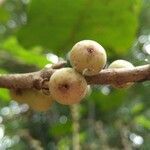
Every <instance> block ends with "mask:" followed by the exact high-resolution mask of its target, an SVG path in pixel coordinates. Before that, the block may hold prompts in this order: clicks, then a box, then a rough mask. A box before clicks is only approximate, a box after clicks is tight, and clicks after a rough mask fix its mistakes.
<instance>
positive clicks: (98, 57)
mask: <svg viewBox="0 0 150 150" xmlns="http://www.w3.org/2000/svg"><path fill="white" fill-rule="evenodd" d="M69 59H70V63H71V65H72V66H73V68H75V69H76V70H77V71H78V72H80V73H82V74H85V75H88V76H91V75H95V74H98V73H99V72H100V71H101V70H102V68H103V67H104V66H105V64H106V61H107V56H106V52H105V50H104V48H103V47H102V46H101V45H100V44H98V43H97V42H95V41H92V40H83V41H80V42H78V43H76V44H75V45H74V46H73V48H72V49H71V51H70V52H69Z"/></svg>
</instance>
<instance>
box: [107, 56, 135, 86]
mask: <svg viewBox="0 0 150 150" xmlns="http://www.w3.org/2000/svg"><path fill="white" fill-rule="evenodd" d="M108 68H110V69H113V68H134V66H133V65H132V64H131V63H130V62H128V61H126V60H121V59H120V60H115V61H114V62H112V63H111V64H110V65H109V66H108ZM131 85H133V83H131V82H130V83H125V84H121V85H118V84H115V85H114V84H113V85H112V86H113V87H115V88H128V87H130V86H131Z"/></svg>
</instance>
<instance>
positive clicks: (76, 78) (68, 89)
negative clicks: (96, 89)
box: [49, 68, 87, 105]
mask: <svg viewBox="0 0 150 150" xmlns="http://www.w3.org/2000/svg"><path fill="white" fill-rule="evenodd" d="M49 89H50V93H51V95H52V97H53V98H54V99H55V100H56V101H57V102H59V103H60V104H64V105H71V104H75V103H78V102H79V101H81V100H82V99H83V98H84V97H85V95H86V91H87V83H86V80H85V79H84V77H83V76H82V75H80V74H79V73H78V72H76V71H75V70H74V69H72V68H62V69H59V70H57V71H56V72H54V73H53V75H52V76H51V78H50V81H49Z"/></svg>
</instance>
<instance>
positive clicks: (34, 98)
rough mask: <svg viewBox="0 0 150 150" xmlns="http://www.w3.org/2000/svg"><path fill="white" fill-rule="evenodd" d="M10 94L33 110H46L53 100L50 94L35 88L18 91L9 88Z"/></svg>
mask: <svg viewBox="0 0 150 150" xmlns="http://www.w3.org/2000/svg"><path fill="white" fill-rule="evenodd" d="M10 96H11V98H12V99H13V100H15V101H17V102H19V103H26V104H28V105H29V106H30V107H31V108H32V109H33V110H35V111H47V110H48V109H49V108H50V106H51V105H52V102H53V100H52V97H51V96H50V95H45V94H43V93H42V91H38V90H35V89H30V90H29V89H24V90H23V91H20V92H16V91H13V90H11V91H10Z"/></svg>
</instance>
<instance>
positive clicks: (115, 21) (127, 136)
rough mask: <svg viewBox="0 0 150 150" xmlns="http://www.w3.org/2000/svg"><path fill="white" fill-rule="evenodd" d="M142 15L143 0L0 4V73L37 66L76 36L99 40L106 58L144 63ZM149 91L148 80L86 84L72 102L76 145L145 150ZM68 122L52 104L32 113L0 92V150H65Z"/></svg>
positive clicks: (149, 8)
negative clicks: (122, 85)
mask: <svg viewBox="0 0 150 150" xmlns="http://www.w3.org/2000/svg"><path fill="white" fill-rule="evenodd" d="M149 12H150V1H149V0H144V1H142V0H125V1H120V0H111V1H107V0H93V1H90V0H77V1H69V0H61V1H54V0H41V1H40V0H22V1H18V0H11V1H10V0H3V3H1V1H0V73H1V74H4V73H12V72H13V73H14V72H31V71H35V70H38V69H40V68H43V67H45V65H47V64H51V63H53V62H54V58H55V59H56V58H57V56H56V55H58V57H65V56H66V54H67V52H68V51H69V49H70V48H71V47H72V46H73V44H74V43H76V42H77V41H80V40H82V39H93V40H96V41H98V42H100V43H101V44H102V45H103V46H104V48H105V49H106V51H107V54H108V63H110V62H111V61H112V60H115V59H118V58H120V59H123V58H124V59H127V60H128V61H131V62H132V63H133V64H137V65H140V64H146V63H150V55H149V53H148V52H149V49H148V45H150V22H149V21H150V20H149V18H150V13H149ZM50 54H56V55H52V56H53V57H51V55H50ZM54 56H55V57H54ZM149 90H150V82H145V83H144V82H143V83H136V84H135V85H134V86H132V87H131V88H130V89H120V90H116V89H113V88H112V87H111V86H107V85H106V86H94V87H92V94H91V95H90V96H88V97H86V98H85V100H83V101H82V102H81V104H80V105H79V106H78V107H79V108H78V115H79V117H78V118H77V120H78V121H77V122H78V123H79V125H80V131H79V133H78V134H79V137H80V142H81V149H86V150H87V149H89V150H99V149H102V150H103V149H104V150H105V149H106V147H107V148H109V149H115V150H119V149H128V148H132V149H141V150H142V149H143V150H149V149H150V143H149V139H150V136H149V134H148V132H149V130H150V110H149V106H150V102H149V99H150V92H149ZM75 122H76V120H74V119H73V114H72V111H71V110H70V107H66V106H63V105H60V104H57V103H55V104H54V105H53V106H52V108H50V110H49V111H48V112H45V113H37V112H33V111H32V110H30V109H28V106H27V105H24V104H18V103H16V102H14V101H12V100H11V98H10V97H9V93H8V90H6V89H0V149H3V150H5V149H11V150H26V149H35V150H38V149H40V148H41V149H42V148H43V149H44V150H56V149H58V150H67V149H73V144H72V143H73V142H72V137H73V136H74V134H75V133H74V130H73V126H74V124H75ZM137 139H138V140H137ZM124 141H125V143H127V144H125V143H124ZM143 143H144V144H143ZM74 149H75V148H74Z"/></svg>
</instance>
